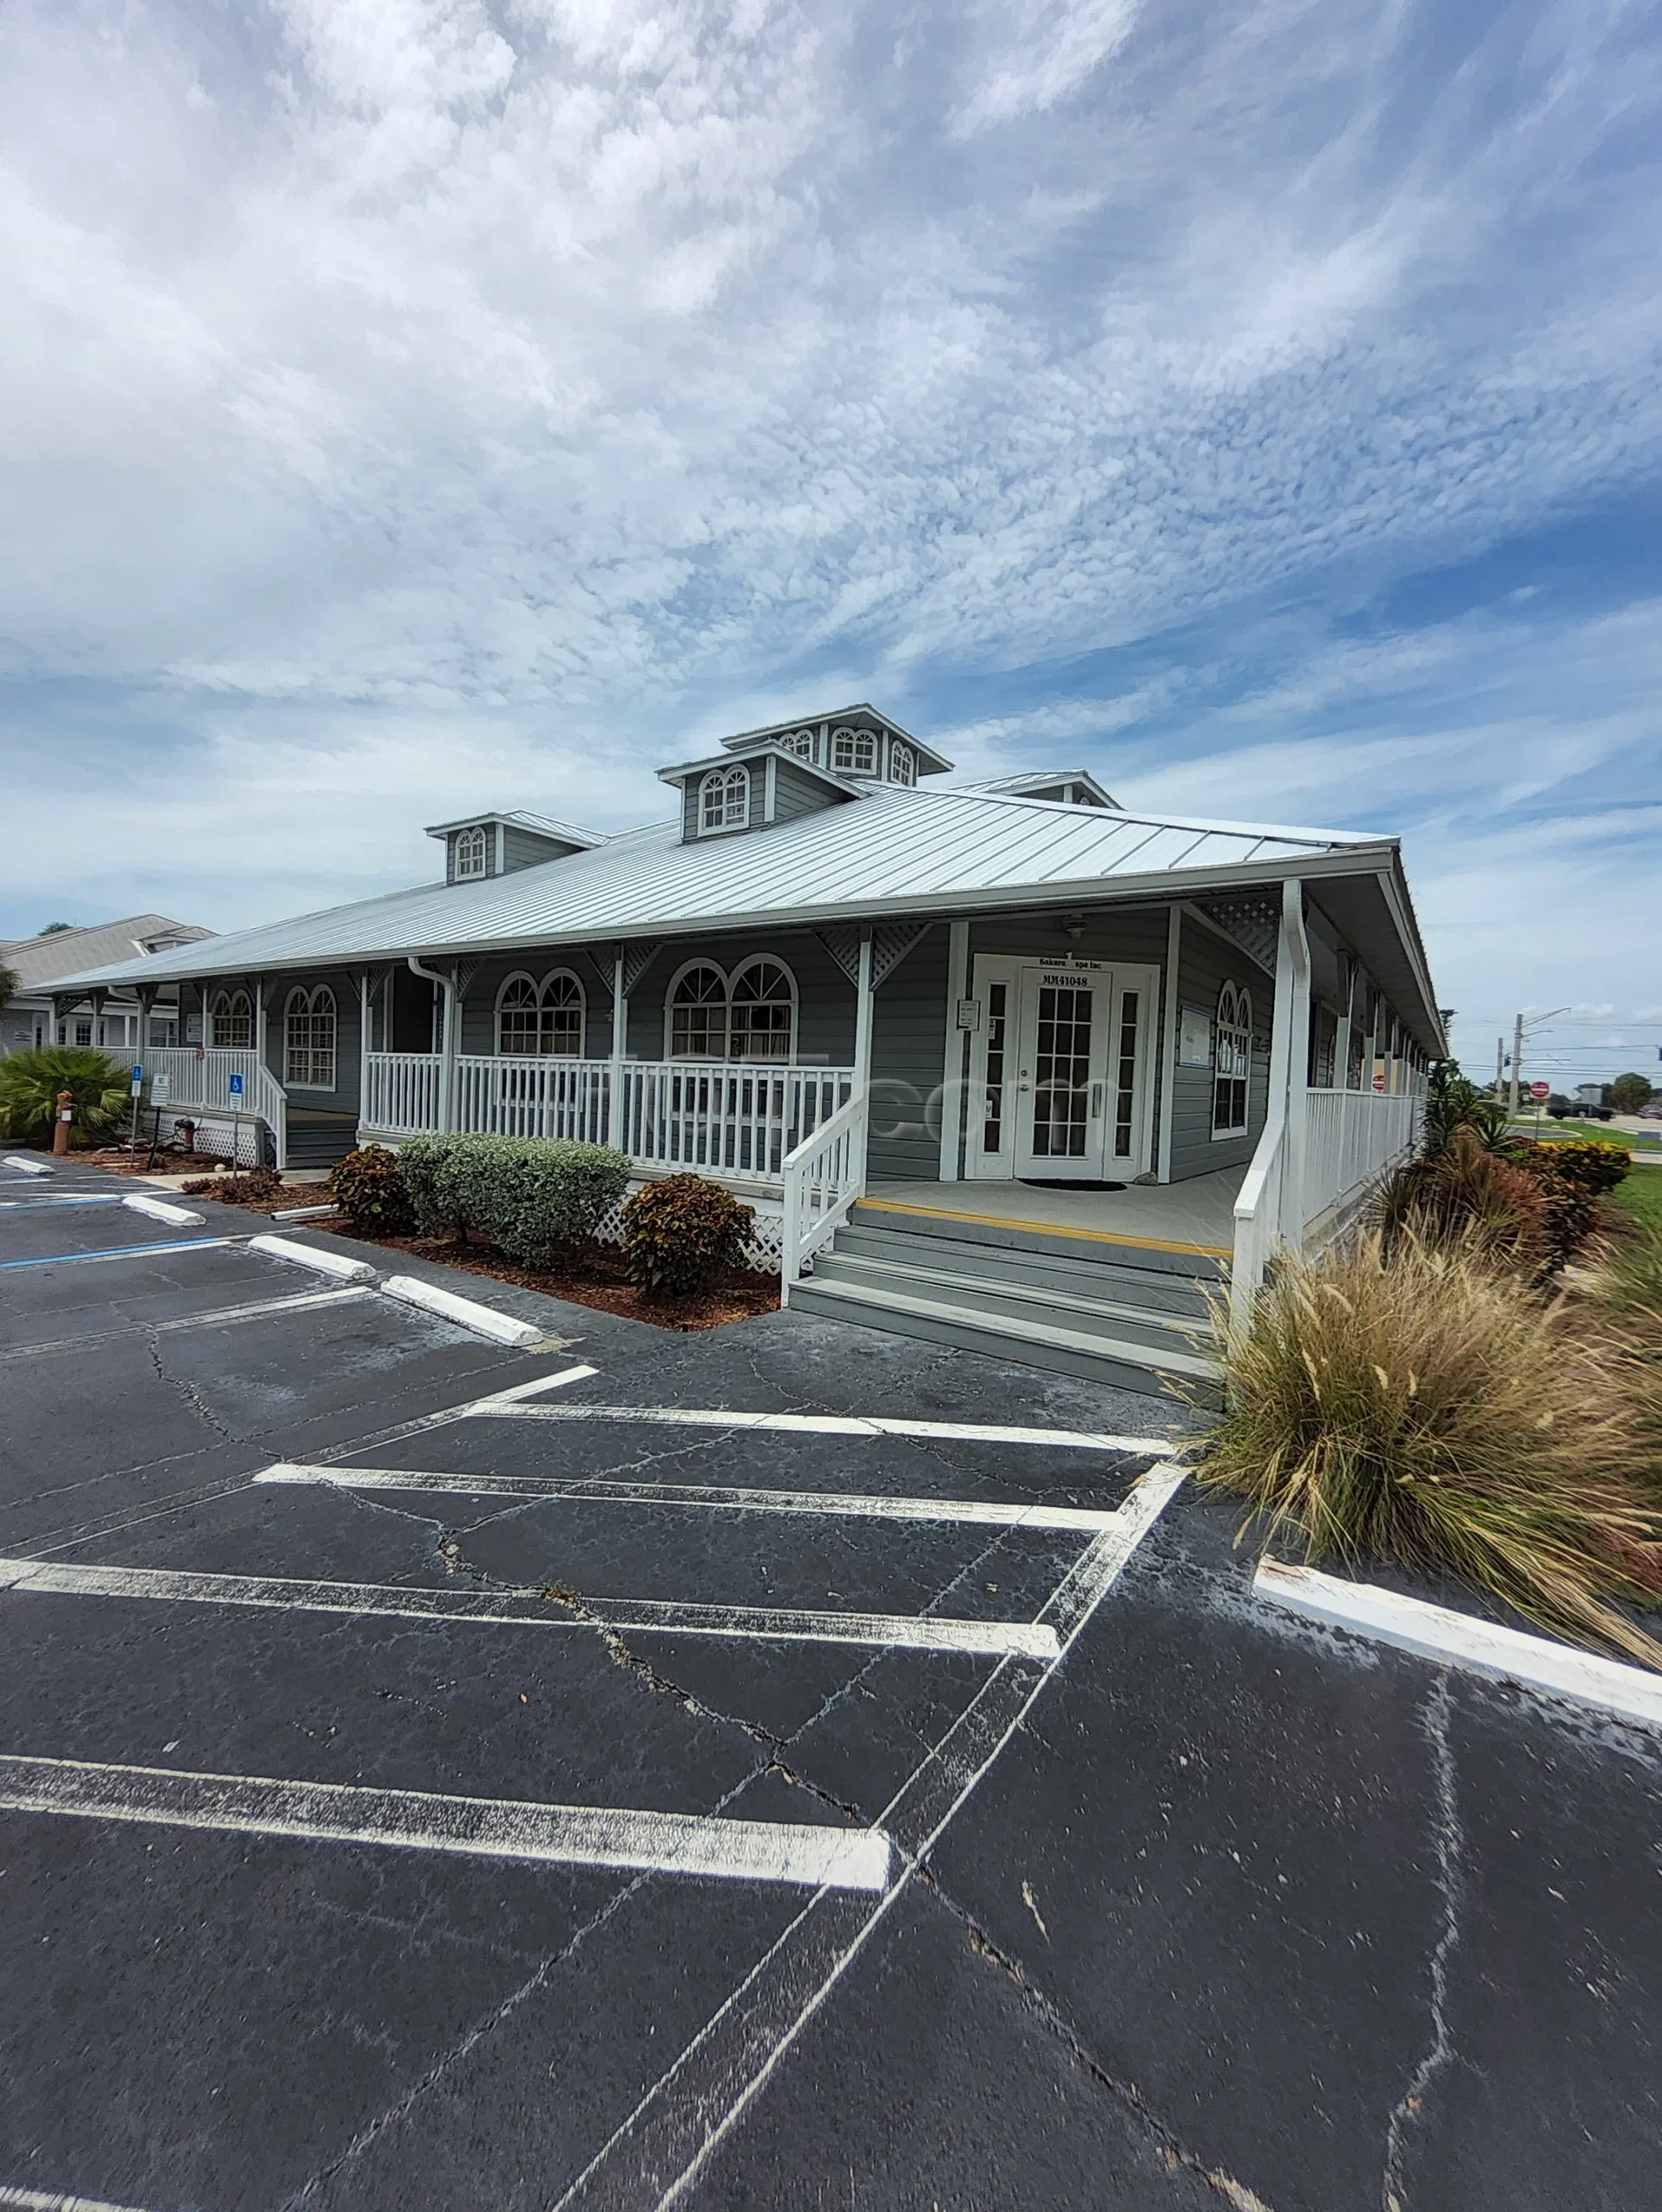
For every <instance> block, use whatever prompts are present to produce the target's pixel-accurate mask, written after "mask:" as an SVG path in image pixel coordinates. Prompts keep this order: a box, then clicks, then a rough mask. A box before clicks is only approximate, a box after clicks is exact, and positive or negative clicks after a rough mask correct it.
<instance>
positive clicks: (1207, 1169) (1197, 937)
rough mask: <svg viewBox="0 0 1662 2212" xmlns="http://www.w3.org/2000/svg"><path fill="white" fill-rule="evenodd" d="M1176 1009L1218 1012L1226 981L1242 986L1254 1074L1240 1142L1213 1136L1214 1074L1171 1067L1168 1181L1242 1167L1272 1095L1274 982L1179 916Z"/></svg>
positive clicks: (1244, 957) (1254, 964) (1227, 945)
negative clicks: (1248, 999) (1248, 1000)
mask: <svg viewBox="0 0 1662 2212" xmlns="http://www.w3.org/2000/svg"><path fill="white" fill-rule="evenodd" d="M1177 966H1178V976H1179V982H1178V1002H1179V1004H1180V1006H1194V1007H1205V1008H1206V1009H1207V1012H1208V1013H1209V1014H1216V1012H1217V1009H1218V994H1219V991H1220V990H1221V989H1222V988H1223V986H1224V984H1225V983H1226V982H1235V983H1245V986H1246V988H1247V989H1248V990H1249V991H1250V992H1251V995H1252V1074H1251V1083H1250V1084H1249V1086H1248V1090H1247V1131H1246V1135H1245V1136H1242V1137H1214V1136H1213V1134H1212V1071H1211V1069H1210V1068H1182V1067H1180V1068H1175V1069H1174V1070H1173V1071H1172V1085H1173V1088H1172V1128H1171V1179H1172V1181H1173V1182H1174V1183H1181V1181H1182V1180H1183V1179H1184V1178H1185V1177H1186V1176H1189V1175H1207V1174H1210V1173H1211V1172H1212V1171H1213V1168H1216V1167H1245V1166H1246V1165H1247V1163H1248V1162H1249V1161H1250V1160H1251V1157H1252V1151H1253V1147H1254V1146H1255V1145H1256V1144H1257V1142H1258V1135H1259V1133H1260V1131H1261V1130H1262V1129H1263V1128H1264V1113H1265V1110H1266V1107H1267V1103H1268V1100H1269V1096H1270V1014H1271V1011H1272V1009H1273V1007H1274V1003H1275V982H1274V980H1273V978H1272V977H1270V976H1268V975H1266V974H1265V972H1264V969H1262V968H1260V967H1259V966H1258V963H1257V961H1256V960H1252V959H1250V958H1249V957H1247V955H1246V954H1245V952H1242V951H1241V950H1239V948H1238V947H1236V946H1235V945H1232V944H1230V943H1229V941H1228V939H1227V938H1221V937H1219V936H1218V935H1216V934H1215V932H1214V931H1212V930H1209V929H1208V928H1207V926H1206V925H1205V924H1204V923H1202V922H1197V921H1196V920H1195V919H1194V917H1193V916H1192V915H1190V914H1185V915H1184V917H1183V935H1182V942H1181V946H1180V948H1179V955H1178V963H1177Z"/></svg>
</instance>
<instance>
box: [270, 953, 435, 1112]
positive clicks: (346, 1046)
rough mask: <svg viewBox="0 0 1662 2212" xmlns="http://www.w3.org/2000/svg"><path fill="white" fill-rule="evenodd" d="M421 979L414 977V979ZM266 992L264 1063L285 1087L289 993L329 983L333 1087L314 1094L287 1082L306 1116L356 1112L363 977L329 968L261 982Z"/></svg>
mask: <svg viewBox="0 0 1662 2212" xmlns="http://www.w3.org/2000/svg"><path fill="white" fill-rule="evenodd" d="M417 980H418V979H417V978H416V977H414V976H411V982H416V981H417ZM261 983H262V988H263V989H264V993H265V1065H266V1066H267V1067H268V1068H269V1069H270V1070H271V1073H272V1074H273V1075H274V1076H275V1077H277V1081H278V1082H279V1083H283V1013H284V1009H285V1008H286V1007H287V1004H288V999H289V994H290V991H291V990H294V989H296V988H301V989H303V990H308V991H311V990H315V989H316V988H317V986H318V985H319V984H320V983H326V984H328V988H329V989H330V990H331V991H333V992H334V1089H333V1090H313V1089H312V1088H310V1086H309V1085H308V1086H305V1087H303V1088H302V1087H301V1086H298V1085H294V1084H283V1088H284V1089H285V1090H287V1091H288V1093H289V1102H290V1105H291V1106H293V1107H294V1108H296V1109H298V1110H299V1111H301V1112H302V1113H303V1112H307V1111H310V1112H312V1113H317V1114H337V1113H338V1114H355V1113H356V1112H357V1111H358V1077H359V1073H360V1068H359V1052H360V1048H361V1039H360V1004H359V996H358V978H357V976H355V975H353V974H352V973H350V972H349V971H348V970H347V969H344V968H330V969H324V970H322V972H319V971H318V970H316V969H313V970H310V971H309V972H308V973H306V974H304V975H292V976H264V977H263V978H262V979H261Z"/></svg>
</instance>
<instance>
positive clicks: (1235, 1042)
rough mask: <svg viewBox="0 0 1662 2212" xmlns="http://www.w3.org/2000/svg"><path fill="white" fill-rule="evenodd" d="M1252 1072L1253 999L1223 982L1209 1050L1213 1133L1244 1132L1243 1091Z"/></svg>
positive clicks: (1241, 988)
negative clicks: (1210, 1056) (1216, 1021)
mask: <svg viewBox="0 0 1662 2212" xmlns="http://www.w3.org/2000/svg"><path fill="white" fill-rule="evenodd" d="M1251 1073H1252V1001H1251V997H1250V996H1249V995H1248V994H1247V992H1246V990H1245V987H1244V986H1243V985H1241V984H1239V983H1226V984H1225V985H1224V987H1223V988H1222V990H1220V991H1219V994H1218V1023H1217V1029H1216V1032H1215V1037H1214V1042H1213V1051H1212V1134H1213V1136H1214V1137H1238V1136H1244V1135H1245V1133H1246V1093H1247V1085H1248V1083H1249V1082H1250V1080H1251Z"/></svg>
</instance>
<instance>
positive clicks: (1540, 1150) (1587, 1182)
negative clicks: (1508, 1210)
mask: <svg viewBox="0 0 1662 2212" xmlns="http://www.w3.org/2000/svg"><path fill="white" fill-rule="evenodd" d="M1517 1153H1518V1159H1519V1164H1520V1165H1521V1166H1525V1167H1528V1168H1531V1169H1532V1170H1534V1171H1535V1172H1536V1173H1540V1174H1547V1175H1556V1176H1557V1177H1558V1178H1559V1179H1560V1180H1561V1181H1563V1182H1565V1183H1572V1184H1574V1185H1575V1186H1576V1189H1577V1190H1578V1191H1585V1192H1586V1193H1587V1195H1588V1197H1589V1198H1605V1197H1608V1194H1609V1193H1610V1192H1612V1191H1614V1189H1615V1187H1616V1185H1617V1184H1618V1183H1620V1182H1621V1181H1622V1180H1623V1179H1625V1178H1626V1177H1627V1175H1628V1174H1629V1173H1631V1172H1632V1169H1633V1154H1631V1153H1630V1152H1629V1151H1628V1149H1627V1146H1626V1145H1625V1144H1605V1143H1602V1141H1600V1140H1599V1139H1598V1138H1597V1137H1568V1138H1565V1139H1564V1140H1563V1141H1562V1142H1560V1143H1556V1144H1547V1143H1542V1144H1537V1143H1535V1142H1534V1141H1532V1140H1531V1139H1525V1141H1524V1142H1523V1143H1522V1144H1520V1145H1519V1147H1518V1148H1517Z"/></svg>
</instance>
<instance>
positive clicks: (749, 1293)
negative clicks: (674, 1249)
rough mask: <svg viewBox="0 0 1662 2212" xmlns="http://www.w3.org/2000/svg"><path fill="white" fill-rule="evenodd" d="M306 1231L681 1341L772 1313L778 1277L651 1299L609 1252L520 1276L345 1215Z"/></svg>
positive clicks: (732, 1278)
mask: <svg viewBox="0 0 1662 2212" xmlns="http://www.w3.org/2000/svg"><path fill="white" fill-rule="evenodd" d="M306 1226H307V1227H308V1228H309V1229H322V1230H332V1231H334V1233H335V1234H336V1235H338V1236H355V1237H356V1238H357V1239H358V1241H359V1242H360V1243H364V1244H380V1245H384V1246H385V1248H386V1249H387V1250H389V1251H392V1252H407V1253H408V1254H409V1255H411V1258H412V1259H417V1260H431V1261H434V1262H436V1264H437V1265H439V1266H441V1267H446V1268H461V1269H462V1271H463V1273H464V1274H471V1275H487V1276H489V1277H491V1278H492V1279H493V1280H494V1281H497V1282H511V1283H514V1284H517V1285H518V1286H519V1288H520V1289H521V1290H540V1291H541V1292H542V1293H543V1294H544V1296H545V1297H548V1298H562V1299H564V1300H566V1302H567V1303H568V1304H569V1305H572V1306H594V1307H595V1308H596V1309H597V1310H598V1311H599V1312H601V1313H618V1314H621V1315H622V1317H623V1318H624V1319H626V1320H629V1321H646V1322H649V1323H650V1324H651V1325H652V1326H653V1328H656V1329H676V1330H678V1331H680V1332H682V1333H683V1334H686V1333H689V1332H693V1331H696V1330H702V1329H720V1328H724V1327H725V1326H726V1325H728V1323H729V1322H731V1321H749V1320H753V1319H755V1316H756V1315H757V1314H758V1313H777V1312H778V1311H779V1278H778V1276H777V1275H761V1274H755V1272H754V1271H753V1270H751V1269H750V1268H731V1269H729V1270H728V1271H727V1272H725V1273H724V1274H722V1275H720V1276H719V1277H718V1278H717V1279H716V1281H714V1282H713V1283H712V1284H711V1285H710V1287H709V1288H708V1289H707V1290H702V1291H698V1292H696V1293H695V1294H693V1295H691V1297H686V1298H653V1297H651V1296H649V1295H648V1294H646V1292H645V1291H642V1290H637V1289H636V1287H635V1286H634V1283H632V1282H631V1281H629V1278H628V1274H627V1270H626V1268H625V1267H624V1263H623V1255H622V1254H621V1252H619V1251H618V1250H617V1249H616V1248H615V1246H613V1245H609V1244H591V1245H583V1246H581V1247H578V1248H576V1249H574V1250H573V1251H572V1252H571V1253H570V1255H569V1256H567V1257H566V1258H565V1259H564V1261H563V1262H561V1264H560V1265H559V1266H557V1267H554V1268H525V1267H521V1266H520V1265H519V1262H517V1261H514V1260H510V1259H506V1258H505V1257H504V1256H503V1255H502V1254H501V1253H500V1252H499V1251H498V1250H497V1249H496V1247H495V1246H494V1244H481V1243H474V1242H472V1241H468V1242H467V1243H461V1242H458V1241H457V1240H455V1239H454V1238H452V1237H448V1236H374V1235H372V1234H371V1233H370V1232H369V1231H368V1230H362V1229H354V1228H353V1225H352V1224H351V1223H350V1222H349V1221H348V1220H347V1217H346V1216H345V1215H344V1214H337V1215H335V1216H334V1217H332V1218H328V1219H326V1218H325V1217H323V1216H322V1215H320V1216H319V1217H317V1219H316V1220H315V1221H310V1222H308V1223H307V1224H306Z"/></svg>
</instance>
